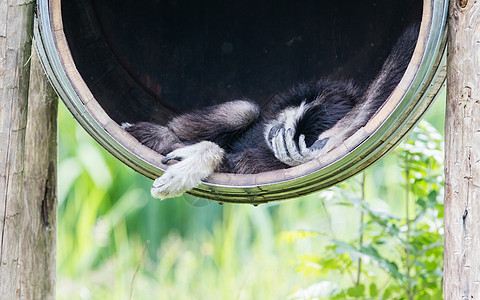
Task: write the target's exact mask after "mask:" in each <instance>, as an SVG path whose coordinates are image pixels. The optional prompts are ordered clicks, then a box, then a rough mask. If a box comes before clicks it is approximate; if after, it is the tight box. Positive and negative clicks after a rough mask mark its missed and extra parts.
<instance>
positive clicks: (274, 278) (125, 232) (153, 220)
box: [57, 98, 444, 300]
mask: <svg viewBox="0 0 480 300" xmlns="http://www.w3.org/2000/svg"><path fill="white" fill-rule="evenodd" d="M443 107H444V99H443V98H442V99H439V101H437V104H435V106H434V107H433V108H432V110H431V111H430V112H429V118H430V121H431V123H433V124H434V125H435V126H437V128H438V129H440V130H443V128H442V126H443V123H442V118H443V115H442V113H443V109H444V108H443ZM59 128H60V132H59V145H60V146H59V165H58V168H59V178H58V181H59V182H58V185H59V188H58V201H59V209H58V243H57V245H58V246H57V262H58V263H57V266H58V280H57V298H58V299H68V300H74V299H129V298H130V294H132V297H131V298H132V299H288V298H289V296H290V295H293V294H294V293H295V292H296V291H301V290H302V289H306V288H308V287H309V286H311V285H313V284H315V283H318V282H320V281H322V280H324V279H325V278H322V279H321V280H320V278H319V277H318V276H306V275H305V274H303V273H301V272H297V271H298V270H297V268H298V267H299V261H300V257H301V255H304V254H309V253H310V254H315V255H321V254H322V253H321V251H322V249H324V248H325V241H324V240H323V239H317V238H303V239H296V240H295V241H294V242H293V243H287V242H286V240H285V232H292V231H314V232H317V233H321V234H322V235H325V236H330V237H335V238H336V239H339V240H349V239H352V238H354V237H356V234H357V228H358V222H359V218H360V216H359V214H358V210H357V209H356V208H354V207H341V206H326V205H325V203H326V202H328V201H327V200H328V199H326V197H335V193H334V192H323V193H316V194H312V195H310V196H307V197H302V198H300V199H295V200H289V201H283V202H279V203H273V204H269V205H260V206H259V207H253V206H248V205H230V204H224V205H218V204H217V203H210V202H208V201H206V200H199V199H195V198H194V197H192V196H182V197H179V198H177V199H169V200H165V201H159V200H157V199H153V198H151V196H150V194H149V189H150V185H151V180H149V179H146V178H144V177H143V176H141V175H139V174H137V173H135V172H134V171H132V170H131V169H129V168H128V167H126V166H124V165H123V164H121V163H120V162H119V161H117V160H116V159H115V158H113V157H112V156H111V155H110V154H108V153H107V152H106V151H105V150H103V149H102V148H101V147H99V146H98V145H97V144H96V142H95V141H93V139H92V138H91V137H89V136H88V135H87V134H86V133H85V131H84V130H83V129H82V128H81V127H80V126H79V125H78V124H77V123H76V122H75V121H74V120H73V119H72V117H71V115H70V114H69V113H68V111H66V109H65V107H64V106H63V105H60V109H59ZM400 171H401V170H400V168H399V166H398V165H397V161H396V159H395V158H394V157H393V156H392V155H389V156H387V157H386V158H385V159H383V160H382V161H381V162H379V163H378V164H376V165H375V166H374V167H373V168H371V169H370V170H369V171H368V172H367V173H366V174H367V175H366V176H367V178H368V180H367V186H366V189H367V194H368V195H370V198H371V201H372V202H371V205H372V206H374V207H377V208H381V209H385V210H387V211H391V212H392V211H393V212H397V211H404V208H405V203H404V202H402V200H401V197H399V194H400V190H401V188H400V187H399V182H401V180H402V175H401V173H400ZM358 180H359V177H357V178H354V179H351V181H349V182H350V183H347V184H346V185H347V186H352V184H351V183H352V182H355V181H358ZM346 185H345V184H344V185H343V186H344V187H345V186H346ZM378 195H382V196H383V197H382V199H383V200H379V197H377V196H378ZM399 199H400V200H399ZM352 228H354V230H352ZM145 247H146V249H147V251H146V254H145V255H144V256H142V253H143V250H144V248H145ZM439 263H441V262H439ZM137 268H138V272H137V271H136V270H137ZM134 277H135V281H134V282H133V285H132V280H133V278H134ZM330 279H331V280H338V284H339V285H342V283H343V282H344V278H343V277H341V276H340V277H338V276H337V275H335V276H334V275H332V276H331V278H330Z"/></svg>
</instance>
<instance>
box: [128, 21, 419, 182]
mask: <svg viewBox="0 0 480 300" xmlns="http://www.w3.org/2000/svg"><path fill="white" fill-rule="evenodd" d="M418 29H419V26H418V25H415V26H412V27H411V28H409V29H407V31H406V32H405V33H404V34H403V35H402V36H401V37H400V39H399V41H398V42H397V43H396V45H395V46H394V48H393V50H392V52H391V54H390V56H389V58H388V59H387V60H386V62H385V63H384V65H383V67H382V69H381V70H380V72H379V74H378V75H377V77H376V79H375V80H374V81H373V82H372V83H371V84H370V85H369V86H363V85H361V84H357V83H354V82H352V81H350V80H331V79H328V78H324V79H322V80H319V81H316V82H311V83H306V84H300V85H298V86H296V87H293V88H291V89H290V90H288V91H286V92H284V93H279V94H277V95H276V96H274V97H273V98H272V100H271V102H270V103H269V105H267V107H265V108H264V111H263V114H261V113H260V109H259V107H258V106H257V105H256V104H255V103H254V102H250V101H248V100H243V101H232V102H227V103H224V104H220V105H216V106H212V107H207V108H204V109H201V110H196V111H193V112H191V113H188V114H184V115H180V116H178V117H176V118H175V119H173V120H172V121H170V122H169V123H168V124H167V126H166V127H165V126H160V125H154V124H149V123H143V122H142V123H138V124H136V125H134V126H131V127H126V128H125V129H126V130H127V131H128V132H130V133H131V134H132V135H133V136H134V137H136V138H137V139H138V140H139V141H140V142H142V143H143V144H145V145H146V146H148V147H151V148H152V149H154V150H155V151H157V152H159V153H161V154H163V155H166V154H168V153H169V152H171V151H172V150H175V149H177V148H179V147H183V146H186V145H191V144H194V143H197V142H200V141H203V140H206V141H211V142H214V143H216V144H218V145H219V146H220V147H221V148H223V149H224V150H225V155H224V159H223V162H222V164H221V165H220V166H218V168H217V171H222V172H230V173H259V172H264V171H270V170H276V169H282V168H287V167H289V166H288V165H287V164H285V163H283V162H281V161H280V160H279V159H277V158H276V157H275V155H274V153H273V152H272V145H270V142H269V141H267V139H266V138H265V136H267V137H273V136H275V134H277V133H278V130H281V128H283V126H284V125H285V124H283V123H282V122H281V120H280V121H279V119H278V118H279V116H280V115H281V114H282V112H286V111H288V110H289V109H292V108H298V107H301V106H302V105H304V106H305V110H304V111H303V113H302V115H301V116H300V117H299V118H298V119H295V120H296V123H295V124H294V125H293V127H294V130H295V135H294V140H295V141H298V140H299V138H300V135H304V136H305V142H306V145H307V146H308V147H312V149H321V148H322V147H324V146H325V144H326V143H327V142H328V137H327V138H324V139H321V140H319V135H320V134H321V133H322V132H325V131H327V130H329V129H330V130H334V133H333V134H335V133H336V132H335V130H336V128H338V130H339V132H338V133H339V134H340V133H341V134H342V137H343V136H345V135H346V137H348V135H350V134H352V133H353V132H354V131H356V130H358V129H359V128H360V127H361V126H363V125H365V123H366V122H367V121H368V119H369V118H370V117H371V116H372V115H373V114H374V113H375V112H376V111H377V110H378V108H379V107H380V106H381V105H382V104H383V103H384V101H385V100H386V99H387V98H388V96H389V95H390V94H391V93H392V91H393V89H394V88H395V86H396V85H397V84H398V82H399V81H400V79H401V78H402V76H403V74H404V72H405V69H406V67H407V65H408V63H409V60H410V58H411V56H412V53H413V49H414V47H415V44H416V40H417V36H418ZM275 122H277V123H278V124H276V123H275ZM272 123H275V124H276V125H274V126H273V127H271V129H270V127H269V124H272ZM285 126H286V125H285ZM287 129H288V128H285V130H287ZM266 131H269V132H266ZM340 131H342V132H340Z"/></svg>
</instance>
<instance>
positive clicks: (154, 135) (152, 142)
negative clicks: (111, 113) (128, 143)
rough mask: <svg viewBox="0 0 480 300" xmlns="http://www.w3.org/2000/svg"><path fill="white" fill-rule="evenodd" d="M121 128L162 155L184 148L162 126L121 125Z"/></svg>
mask: <svg viewBox="0 0 480 300" xmlns="http://www.w3.org/2000/svg"><path fill="white" fill-rule="evenodd" d="M122 128H123V129H124V130H125V131H127V132H128V133H130V134H131V135H132V136H133V137H134V138H136V139H137V140H138V141H139V142H140V143H142V144H143V145H145V146H147V147H148V148H150V149H152V150H154V151H156V152H158V153H160V154H162V155H166V154H167V153H170V152H172V151H173V150H175V149H178V148H180V147H184V146H185V144H184V143H182V142H181V141H180V139H179V138H178V137H177V136H176V135H175V133H173V132H172V131H171V130H169V129H168V128H167V127H165V126H162V125H158V124H153V123H149V122H139V123H136V124H129V123H123V124H122Z"/></svg>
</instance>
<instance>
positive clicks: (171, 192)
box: [151, 141, 224, 199]
mask: <svg viewBox="0 0 480 300" xmlns="http://www.w3.org/2000/svg"><path fill="white" fill-rule="evenodd" d="M223 156H224V150H223V149H222V148H220V146H218V145H217V144H215V143H213V142H209V141H203V142H199V143H196V144H193V145H190V146H186V147H182V148H179V149H177V150H175V151H172V152H171V153H169V154H167V155H166V156H165V158H164V159H162V163H163V162H165V163H168V162H170V161H172V160H179V162H177V163H176V164H173V165H171V166H169V167H168V168H167V170H166V171H165V173H163V175H162V176H160V177H158V178H157V179H155V181H154V182H153V186H152V189H151V194H152V196H153V197H155V198H159V199H166V198H172V197H176V196H180V195H181V194H183V193H184V192H186V191H189V190H191V189H193V188H194V187H196V186H198V185H199V184H200V183H201V182H202V180H203V179H205V178H207V177H208V176H210V175H211V174H212V173H213V172H214V171H215V169H216V168H217V167H218V166H219V165H220V163H221V162H222V160H223Z"/></svg>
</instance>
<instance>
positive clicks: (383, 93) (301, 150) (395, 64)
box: [270, 24, 420, 166]
mask: <svg viewBox="0 0 480 300" xmlns="http://www.w3.org/2000/svg"><path fill="white" fill-rule="evenodd" d="M419 27H420V24H414V25H412V26H410V27H409V28H408V29H407V30H406V31H405V32H404V33H403V34H402V35H401V36H400V38H399V39H398V41H397V42H396V44H395V45H394V47H393V49H392V52H391V53H390V55H389V56H388V58H387V60H386V61H385V63H384V64H383V66H382V68H381V69H380V72H379V73H378V74H377V76H376V78H375V79H374V80H373V82H372V83H371V84H370V85H369V86H368V89H367V90H366V92H365V94H364V95H363V96H362V99H361V101H359V103H358V104H356V105H355V106H354V107H353V108H352V110H350V111H349V112H348V113H347V114H346V115H345V116H344V117H343V118H342V119H340V120H339V121H338V122H337V123H336V124H335V125H334V126H333V127H332V128H330V129H328V130H326V131H324V132H323V133H321V134H320V135H319V137H318V139H317V141H316V142H315V143H314V144H313V145H312V146H310V147H309V148H308V147H307V146H306V145H305V136H303V135H300V136H299V139H298V141H296V140H294V134H293V132H294V129H295V128H293V129H292V130H288V129H287V130H284V129H281V130H277V131H275V132H274V133H273V134H271V135H272V137H271V138H270V141H271V143H270V145H271V147H272V150H273V152H274V154H275V157H277V158H278V159H279V160H280V161H282V162H284V163H286V164H288V165H290V166H296V165H299V164H302V163H305V162H308V161H310V160H312V159H315V158H320V157H322V156H323V155H325V154H326V153H327V152H329V151H331V150H332V149H334V148H337V147H338V146H340V145H341V144H342V143H343V142H344V141H345V140H346V139H347V138H348V137H350V136H351V135H353V134H354V133H355V132H356V131H357V130H359V129H360V128H361V127H362V126H364V125H365V124H366V123H367V122H368V120H369V119H370V118H371V116H372V115H373V114H374V113H375V112H376V111H377V109H378V108H379V107H380V106H381V105H382V104H383V103H384V102H385V101H386V100H387V98H388V97H389V96H390V94H391V93H392V92H393V90H394V89H395V87H396V86H397V84H398V83H399V82H400V80H401V79H402V77H403V74H404V73H405V70H406V69H407V66H408V64H409V61H410V59H411V57H412V54H413V51H414V49H415V45H416V42H417V38H418V31H419Z"/></svg>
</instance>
